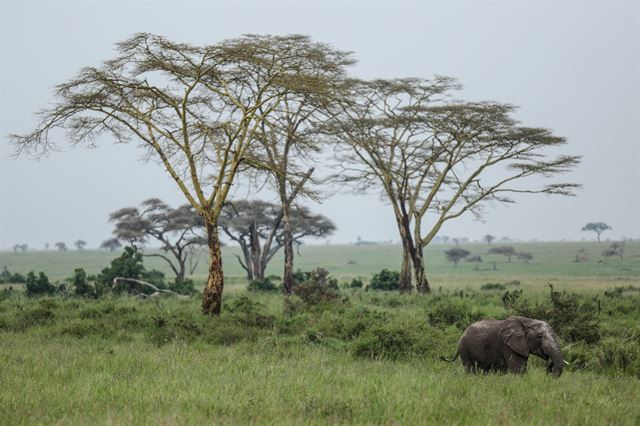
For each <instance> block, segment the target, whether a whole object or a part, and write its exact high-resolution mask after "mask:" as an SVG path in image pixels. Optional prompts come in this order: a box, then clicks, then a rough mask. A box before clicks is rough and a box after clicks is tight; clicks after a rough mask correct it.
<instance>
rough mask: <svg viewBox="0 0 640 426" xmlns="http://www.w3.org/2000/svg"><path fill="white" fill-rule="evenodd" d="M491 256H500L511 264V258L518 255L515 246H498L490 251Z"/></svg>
mask: <svg viewBox="0 0 640 426" xmlns="http://www.w3.org/2000/svg"><path fill="white" fill-rule="evenodd" d="M488 253H489V254H500V255H502V256H504V257H506V258H507V260H508V262H509V263H511V258H512V257H513V256H516V255H517V252H516V248H515V247H513V246H497V247H491V248H490V249H489V251H488Z"/></svg>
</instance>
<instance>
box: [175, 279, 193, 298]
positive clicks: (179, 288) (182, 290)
mask: <svg viewBox="0 0 640 426" xmlns="http://www.w3.org/2000/svg"><path fill="white" fill-rule="evenodd" d="M169 290H171V291H174V292H176V293H178V294H186V295H187V296H190V295H192V294H195V293H196V288H195V283H194V282H193V280H191V279H189V278H185V279H182V280H179V279H177V278H176V279H175V280H174V281H173V282H172V283H171V284H169Z"/></svg>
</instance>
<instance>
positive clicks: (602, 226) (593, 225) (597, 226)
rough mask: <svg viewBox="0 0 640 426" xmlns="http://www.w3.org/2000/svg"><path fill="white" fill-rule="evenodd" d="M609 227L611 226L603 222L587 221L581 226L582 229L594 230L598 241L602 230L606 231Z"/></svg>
mask: <svg viewBox="0 0 640 426" xmlns="http://www.w3.org/2000/svg"><path fill="white" fill-rule="evenodd" d="M610 229H613V228H611V227H610V226H609V225H607V224H606V223H604V222H589V223H587V224H586V225H585V226H583V227H582V230H583V231H592V232H595V233H596V235H597V236H598V241H600V234H602V233H603V232H604V231H608V230H610Z"/></svg>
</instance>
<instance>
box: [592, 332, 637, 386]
mask: <svg viewBox="0 0 640 426" xmlns="http://www.w3.org/2000/svg"><path fill="white" fill-rule="evenodd" d="M595 353H596V359H597V360H598V363H599V367H600V368H601V369H603V370H608V371H611V372H614V373H626V374H633V375H635V376H637V377H640V344H639V343H638V342H637V340H636V341H633V340H629V341H625V340H623V339H619V338H606V339H603V340H602V342H601V343H600V344H599V345H598V347H597V349H596V351H595Z"/></svg>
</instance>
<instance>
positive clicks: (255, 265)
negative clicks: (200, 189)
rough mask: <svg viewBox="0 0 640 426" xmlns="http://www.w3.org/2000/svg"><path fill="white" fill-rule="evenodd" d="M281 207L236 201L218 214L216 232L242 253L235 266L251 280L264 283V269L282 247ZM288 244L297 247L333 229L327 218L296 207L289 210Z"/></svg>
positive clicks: (283, 241)
mask: <svg viewBox="0 0 640 426" xmlns="http://www.w3.org/2000/svg"><path fill="white" fill-rule="evenodd" d="M282 216H283V213H282V207H281V206H278V205H276V204H273V203H269V202H266V201H261V200H252V201H246V200H239V201H234V202H231V203H229V204H228V205H227V206H225V208H224V209H223V211H222V216H221V217H220V222H219V223H220V228H221V229H222V230H223V232H224V233H225V234H226V235H227V236H228V237H229V238H230V239H231V240H232V241H235V242H237V243H238V244H239V245H240V248H241V249H242V258H240V257H238V262H239V263H240V265H241V266H242V268H243V269H244V270H245V271H246V272H247V278H248V279H249V280H250V281H251V280H261V279H264V273H265V269H266V267H267V264H268V263H269V261H270V260H271V259H272V258H273V256H274V255H275V254H276V253H277V252H278V250H280V248H282V247H283V246H284V243H285V237H284V227H283V224H282ZM291 230H292V241H293V242H294V243H295V244H301V243H302V239H303V238H305V237H312V238H324V237H326V236H328V235H330V234H332V233H333V231H334V230H335V225H334V224H333V222H331V220H329V219H328V218H326V217H324V216H322V215H320V214H313V213H312V212H311V211H310V210H309V208H307V207H305V206H300V205H296V206H294V207H293V209H292V210H291Z"/></svg>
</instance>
